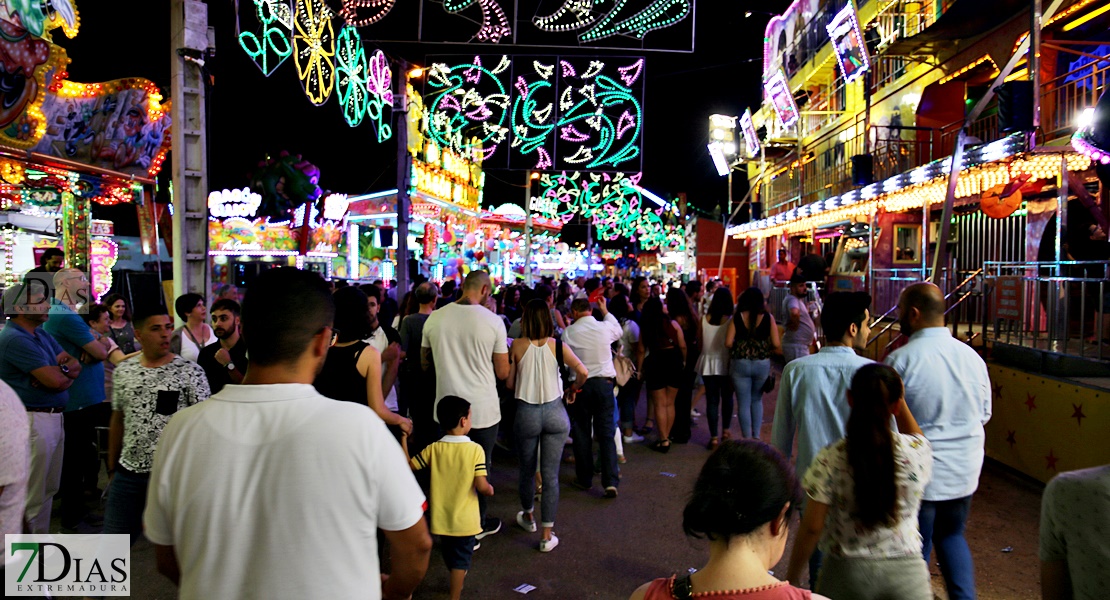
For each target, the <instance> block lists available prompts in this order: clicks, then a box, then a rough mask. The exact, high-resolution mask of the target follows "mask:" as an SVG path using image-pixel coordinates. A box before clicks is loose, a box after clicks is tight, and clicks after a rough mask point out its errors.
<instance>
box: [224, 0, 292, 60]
mask: <svg viewBox="0 0 1110 600" xmlns="http://www.w3.org/2000/svg"><path fill="white" fill-rule="evenodd" d="M253 2H254V8H255V13H256V14H257V15H258V22H259V24H260V25H261V29H259V31H258V32H257V33H253V32H250V31H240V32H239V36H238V39H239V46H240V47H241V48H243V51H244V52H246V53H247V56H249V57H250V59H251V61H252V62H254V64H255V65H256V66H257V67H258V68H259V69H261V70H262V74H263V75H265V76H266V77H269V76H270V74H271V73H273V72H274V70H275V69H277V68H278V67H280V66H281V65H282V63H284V62H285V60H286V59H287V58H289V55H290V54H292V53H293V46H292V43H291V42H290V39H291V38H292V36H293V11H292V10H291V9H290V8H289V2H288V0H253ZM235 25H236V29H238V26H239V23H238V19H236V24H235Z"/></svg>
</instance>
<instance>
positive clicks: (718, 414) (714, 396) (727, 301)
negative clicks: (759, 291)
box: [695, 286, 733, 450]
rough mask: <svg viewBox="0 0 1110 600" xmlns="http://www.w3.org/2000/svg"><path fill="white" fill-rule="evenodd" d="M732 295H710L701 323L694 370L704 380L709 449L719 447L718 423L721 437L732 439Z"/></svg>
mask: <svg viewBox="0 0 1110 600" xmlns="http://www.w3.org/2000/svg"><path fill="white" fill-rule="evenodd" d="M732 309H733V306H732V292H730V291H729V289H728V288H726V287H724V286H720V287H718V288H717V289H716V291H714V292H713V299H712V300H710V302H709V311H708V314H706V316H704V317H702V322H701V348H702V350H701V356H699V357H698V364H697V366H696V367H695V369H696V370H697V372H698V374H700V375H701V377H702V380H704V381H705V412H706V413H708V416H709V446H708V448H709V449H710V450H713V449H715V448H716V447H717V446H718V445H720V443H721V442H720V439H718V438H717V421H718V420H720V423H721V436H722V437H723V438H724V439H726V440H729V439H732V432H730V431H729V429H728V428H729V425H731V424H732V378H731V377H729V365H730V363H729V355H728V346H726V345H725V334H726V333H727V331H728V321H729V319H731V318H732Z"/></svg>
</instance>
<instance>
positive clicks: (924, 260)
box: [895, 197, 940, 283]
mask: <svg viewBox="0 0 1110 600" xmlns="http://www.w3.org/2000/svg"><path fill="white" fill-rule="evenodd" d="M897 241H898V240H895V243H897ZM937 244H938V245H939V244H940V242H939V241H938V242H937ZM928 253H929V198H928V197H926V198H925V200H924V203H923V204H922V205H921V281H925V280H927V279H928V278H929V259H928V257H927V256H926V254H928ZM933 267H934V268H939V267H940V265H935V264H934V265H933ZM933 283H936V281H934V282H933Z"/></svg>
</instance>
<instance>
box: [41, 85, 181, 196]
mask: <svg viewBox="0 0 1110 600" xmlns="http://www.w3.org/2000/svg"><path fill="white" fill-rule="evenodd" d="M50 87H51V90H52V91H51V92H48V93H47V98H46V102H45V103H44V104H43V106H42V110H41V113H40V114H42V115H43V118H44V119H45V120H46V122H48V123H50V127H47V128H45V129H44V131H43V135H42V137H41V139H40V140H39V141H38V142H36V144H34V145H33V147H32V148H31V151H32V152H36V153H39V154H44V155H46V156H55V157H58V158H62V159H65V160H68V161H73V162H78V163H83V164H88V165H90V166H93V167H97V168H100V169H106V170H109V171H114V172H118V173H123V174H126V175H133V176H137V177H143V178H154V177H155V176H157V175H158V173H159V172H160V171H161V169H162V164H163V163H164V162H165V160H166V154H167V153H168V152H169V150H170V143H171V136H170V125H171V119H170V114H169V107H168V106H167V105H165V104H163V103H162V93H161V92H160V91H159V90H158V87H157V86H155V85H154V84H153V83H152V82H150V81H148V80H146V79H141V78H138V77H132V78H127V79H117V80H114V81H106V82H103V83H77V82H74V81H61V80H55V81H53V82H52V83H51V86H50Z"/></svg>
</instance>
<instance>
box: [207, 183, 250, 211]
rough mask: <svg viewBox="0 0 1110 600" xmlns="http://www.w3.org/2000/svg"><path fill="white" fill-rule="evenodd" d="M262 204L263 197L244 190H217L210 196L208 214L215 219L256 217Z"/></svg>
mask: <svg viewBox="0 0 1110 600" xmlns="http://www.w3.org/2000/svg"><path fill="white" fill-rule="evenodd" d="M261 204H262V196H261V195H259V194H256V193H254V192H252V191H251V190H250V188H243V189H241V190H222V191H221V190H217V191H213V192H212V193H211V194H208V213H209V214H210V215H212V216H213V217H217V218H220V219H225V218H229V217H254V216H255V215H256V214H258V207H259V205H261Z"/></svg>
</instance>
